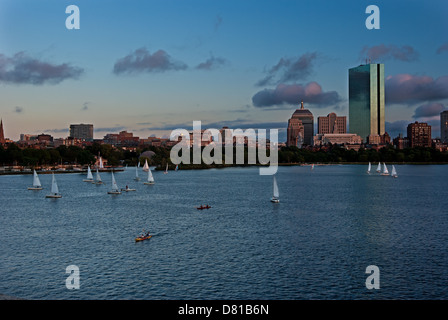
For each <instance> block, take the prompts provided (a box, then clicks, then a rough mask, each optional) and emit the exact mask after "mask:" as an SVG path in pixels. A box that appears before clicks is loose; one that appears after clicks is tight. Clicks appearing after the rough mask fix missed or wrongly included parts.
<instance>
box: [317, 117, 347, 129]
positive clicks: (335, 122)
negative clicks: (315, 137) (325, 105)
mask: <svg viewBox="0 0 448 320" xmlns="http://www.w3.org/2000/svg"><path fill="white" fill-rule="evenodd" d="M317 133H318V134H327V133H347V117H345V116H343V117H338V116H337V115H336V113H334V112H332V113H330V114H329V115H327V116H326V117H317Z"/></svg>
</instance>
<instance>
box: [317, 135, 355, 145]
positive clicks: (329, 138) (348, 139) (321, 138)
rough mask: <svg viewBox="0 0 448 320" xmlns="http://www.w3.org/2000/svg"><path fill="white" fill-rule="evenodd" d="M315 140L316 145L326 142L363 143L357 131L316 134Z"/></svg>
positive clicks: (340, 143)
mask: <svg viewBox="0 0 448 320" xmlns="http://www.w3.org/2000/svg"><path fill="white" fill-rule="evenodd" d="M313 142H314V145H315V146H322V145H326V144H339V145H361V143H362V138H361V137H360V136H358V135H357V134H356V133H327V134H317V135H315V136H314V141H313Z"/></svg>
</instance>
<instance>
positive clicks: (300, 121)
mask: <svg viewBox="0 0 448 320" xmlns="http://www.w3.org/2000/svg"><path fill="white" fill-rule="evenodd" d="M313 136H314V116H313V114H312V113H311V111H309V110H308V109H305V108H304V107H303V101H302V104H301V108H300V109H297V110H296V111H294V113H293V114H292V116H291V118H290V119H289V120H288V129H287V141H286V145H287V146H298V147H299V148H300V147H302V145H309V146H311V145H312V144H313Z"/></svg>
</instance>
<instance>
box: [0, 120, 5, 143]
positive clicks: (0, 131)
mask: <svg viewBox="0 0 448 320" xmlns="http://www.w3.org/2000/svg"><path fill="white" fill-rule="evenodd" d="M5 141H6V140H5V134H4V132H3V119H1V120H0V144H4V143H5Z"/></svg>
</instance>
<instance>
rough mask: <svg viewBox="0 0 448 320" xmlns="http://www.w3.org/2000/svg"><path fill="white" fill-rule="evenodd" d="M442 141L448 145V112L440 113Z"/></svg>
mask: <svg viewBox="0 0 448 320" xmlns="http://www.w3.org/2000/svg"><path fill="white" fill-rule="evenodd" d="M440 141H441V142H443V143H448V110H445V111H442V112H441V113H440Z"/></svg>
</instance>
